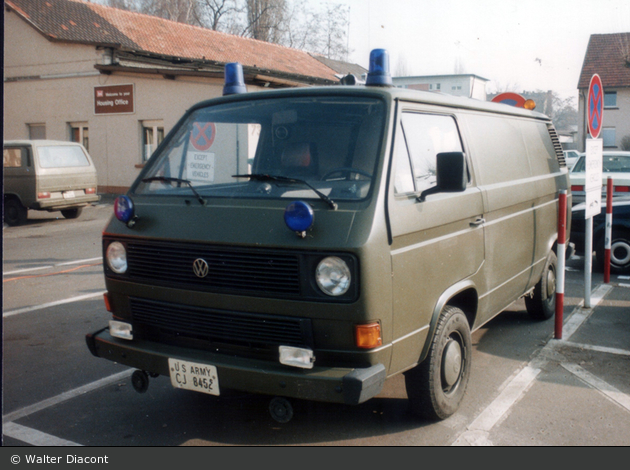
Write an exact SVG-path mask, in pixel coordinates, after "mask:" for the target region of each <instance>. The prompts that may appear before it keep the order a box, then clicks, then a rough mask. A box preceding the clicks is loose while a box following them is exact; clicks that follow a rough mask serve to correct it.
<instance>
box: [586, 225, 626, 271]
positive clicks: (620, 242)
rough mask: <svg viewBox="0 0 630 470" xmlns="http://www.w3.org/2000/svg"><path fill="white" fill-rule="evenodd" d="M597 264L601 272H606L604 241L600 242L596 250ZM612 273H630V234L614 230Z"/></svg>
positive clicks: (611, 258) (611, 256) (611, 254)
mask: <svg viewBox="0 0 630 470" xmlns="http://www.w3.org/2000/svg"><path fill="white" fill-rule="evenodd" d="M595 263H596V268H597V269H598V270H599V271H603V270H604V240H603V239H602V240H598V243H597V248H596V250H595ZM610 271H611V272H613V273H624V272H627V271H630V232H629V231H627V230H617V229H613V232H612V241H611V249H610Z"/></svg>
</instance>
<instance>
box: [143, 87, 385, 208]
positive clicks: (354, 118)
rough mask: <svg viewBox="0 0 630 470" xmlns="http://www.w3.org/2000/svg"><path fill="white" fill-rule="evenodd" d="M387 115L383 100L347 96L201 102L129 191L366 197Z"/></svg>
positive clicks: (202, 194) (350, 198)
mask: <svg viewBox="0 0 630 470" xmlns="http://www.w3.org/2000/svg"><path fill="white" fill-rule="evenodd" d="M384 119H385V103H384V102H383V101H382V100H380V99H376V98H365V97H349V96H310V97H300V98H273V99H256V100H251V101H238V102H234V103H229V104H220V105H215V106H208V107H204V108H200V109H198V110H196V111H194V112H193V113H192V114H191V115H190V116H189V117H188V119H186V120H185V121H184V122H183V124H182V125H181V126H180V127H179V128H178V129H177V130H176V131H175V132H174V133H173V135H172V137H170V138H169V141H168V142H167V143H165V146H164V147H163V148H162V149H161V150H160V151H159V152H156V154H155V155H154V156H153V157H152V158H151V159H150V161H149V163H148V168H147V171H146V172H145V173H144V174H143V175H142V179H141V180H140V181H138V182H137V183H136V185H135V187H134V188H133V192H135V193H136V194H145V195H179V194H181V195H183V196H190V195H191V193H194V194H195V196H197V197H199V198H212V197H231V198H233V197H243V198H296V197H299V198H322V199H324V200H326V199H334V200H335V201H339V200H359V199H363V198H365V197H367V196H368V194H369V191H370V187H371V184H372V179H373V174H374V171H375V167H376V163H377V156H378V155H379V152H380V143H381V141H382V135H383V127H384Z"/></svg>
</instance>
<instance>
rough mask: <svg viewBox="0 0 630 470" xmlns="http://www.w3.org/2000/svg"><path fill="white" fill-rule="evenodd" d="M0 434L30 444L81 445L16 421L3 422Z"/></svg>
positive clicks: (46, 445) (47, 445) (45, 445)
mask: <svg viewBox="0 0 630 470" xmlns="http://www.w3.org/2000/svg"><path fill="white" fill-rule="evenodd" d="M2 434H3V435H4V436H7V437H12V438H13V439H17V440H18V441H22V442H24V443H26V444H30V445H32V446H44V447H50V446H81V444H77V443H76V442H72V441H67V440H66V439H61V438H59V437H56V436H52V435H50V434H46V433H45V432H41V431H38V430H37V429H31V428H27V427H26V426H22V425H19V424H16V423H6V424H3V425H2Z"/></svg>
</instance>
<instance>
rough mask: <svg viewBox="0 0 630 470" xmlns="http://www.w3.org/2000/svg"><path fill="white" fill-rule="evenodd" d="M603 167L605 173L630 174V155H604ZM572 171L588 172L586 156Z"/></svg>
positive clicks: (581, 158)
mask: <svg viewBox="0 0 630 470" xmlns="http://www.w3.org/2000/svg"><path fill="white" fill-rule="evenodd" d="M602 165H603V171H604V173H630V155H615V154H611V155H606V154H604V155H603V157H602ZM571 171H572V172H574V173H584V172H585V171H586V156H585V155H582V156H581V157H580V159H579V160H578V161H577V163H576V164H575V166H574V167H573V170H571Z"/></svg>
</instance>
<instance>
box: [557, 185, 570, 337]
mask: <svg viewBox="0 0 630 470" xmlns="http://www.w3.org/2000/svg"><path fill="white" fill-rule="evenodd" d="M566 243H567V190H566V189H563V190H562V191H560V196H559V198H558V268H557V273H556V312H555V313H556V316H555V324H554V337H555V338H556V339H562V315H563V311H564V265H565V258H566V252H567V245H566Z"/></svg>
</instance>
